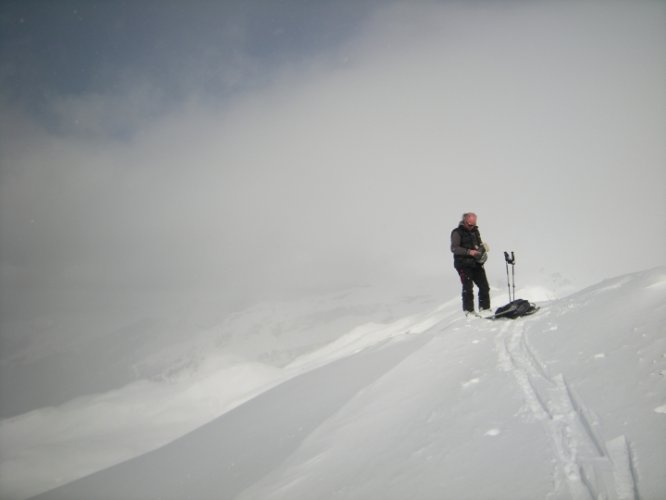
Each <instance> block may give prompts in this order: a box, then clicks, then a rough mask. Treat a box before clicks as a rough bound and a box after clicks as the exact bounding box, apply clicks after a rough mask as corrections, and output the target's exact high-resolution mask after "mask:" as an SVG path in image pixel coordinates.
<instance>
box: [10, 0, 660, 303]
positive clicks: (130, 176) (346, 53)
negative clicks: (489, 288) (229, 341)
mask: <svg viewBox="0 0 666 500" xmlns="http://www.w3.org/2000/svg"><path fill="white" fill-rule="evenodd" d="M665 12H666V8H665V7H664V6H663V5H661V4H658V3H651V2H646V3H632V4H628V3H585V4H567V5H562V4H559V3H554V2H553V3H548V2H545V3H535V4H526V3H519V2H515V3H514V2H506V3H501V4H490V3H475V4H461V3H423V4H418V5H403V4H397V5H392V6H383V7H381V8H379V7H377V8H376V9H375V10H374V11H373V12H372V15H370V16H368V19H367V20H366V21H364V23H363V24H362V25H361V26H360V27H359V29H357V30H356V31H355V34H354V35H353V36H349V37H347V38H346V39H345V40H342V41H337V42H336V43H335V44H331V46H330V47H322V48H320V49H319V50H317V51H316V52H315V53H310V54H308V55H307V56H302V57H298V58H293V59H290V58H289V57H287V56H286V55H283V56H282V57H280V58H278V60H279V64H274V65H273V66H272V67H271V71H270V74H269V75H268V76H267V75H263V76H262V78H261V82H254V84H248V85H246V86H244V87H243V86H240V87H239V88H238V89H236V91H235V92H234V93H233V95H232V96H229V95H225V96H224V98H221V97H220V95H217V94H215V93H214V92H208V91H206V90H205V88H206V86H205V85H203V84H202V82H201V81H198V82H196V83H192V85H191V88H190V90H189V91H188V92H185V93H183V96H184V97H182V98H179V99H172V98H171V96H165V95H164V94H163V93H162V92H163V89H162V88H161V87H160V86H158V85H156V83H155V81H154V80H151V79H150V78H148V77H146V78H144V77H142V76H141V75H133V76H132V77H131V78H130V79H129V80H128V81H127V83H126V84H125V85H122V86H121V87H120V90H118V91H117V92H115V93H114V92H112V91H109V90H108V89H105V90H104V92H98V91H93V90H91V91H88V92H81V93H79V94H77V95H68V96H58V97H54V98H53V99H52V100H51V102H50V105H51V110H52V111H53V113H54V115H55V116H56V117H57V120H56V122H57V126H56V127H53V126H50V127H47V126H45V124H44V123H41V122H40V121H39V120H38V119H36V118H35V116H34V115H30V114H28V113H26V112H25V110H23V109H21V108H20V107H19V106H16V105H14V104H12V103H11V102H9V101H7V100H4V102H3V108H4V109H3V111H4V112H3V113H2V116H3V118H2V119H1V121H2V123H1V127H2V129H1V131H2V152H1V153H0V155H1V157H0V161H1V164H2V171H1V176H2V177H1V178H0V179H1V183H0V214H1V215H0V233H1V239H0V241H1V243H0V266H1V267H0V269H1V275H0V276H1V280H2V303H3V315H4V313H10V312H11V313H12V314H26V315H31V314H33V315H34V314H35V312H36V311H37V309H39V308H45V307H47V306H48V304H50V303H51V301H54V300H55V301H57V300H58V299H57V298H56V297H58V296H61V297H62V296H64V294H66V293H68V292H72V291H76V293H77V294H79V295H77V297H81V295H80V294H83V296H85V297H88V298H91V297H94V296H100V297H107V296H108V295H107V294H116V295H119V296H123V295H126V294H127V293H129V292H134V291H141V292H142V293H144V292H145V293H152V292H154V293H165V292H167V291H180V292H185V291H191V292H197V293H199V292H201V293H209V292H214V293H218V294H220V295H222V296H225V297H234V296H237V297H241V296H242V297H244V298H251V297H264V296H267V295H280V294H285V293H287V292H290V291H291V292H293V291H295V290H296V291H298V290H300V291H303V290H316V289H323V288H335V287H341V286H349V285H355V284H362V283H370V282H376V281H381V280H399V279H403V278H404V277H405V276H412V277H414V276H418V277H429V278H431V279H441V280H442V289H443V290H457V285H456V283H455V276H454V274H453V272H452V271H451V269H450V268H451V257H450V255H449V250H448V245H449V242H448V239H449V233H450V230H451V229H452V228H453V227H454V226H455V225H456V224H457V222H458V220H459V216H460V214H461V213H462V212H463V211H469V210H474V211H476V212H477V213H478V214H479V224H480V227H481V231H482V234H483V235H484V237H485V238H486V239H487V240H488V241H489V242H490V244H491V247H492V249H493V253H494V255H495V256H494V257H493V259H494V261H491V263H490V264H489V266H488V268H489V273H491V279H493V280H494V281H496V282H501V281H502V280H503V277H504V264H503V261H502V259H501V250H504V249H507V250H511V249H513V250H515V251H516V252H517V253H518V255H520V261H519V265H520V266H521V267H520V272H522V273H523V274H522V275H521V277H524V278H523V279H524V280H525V281H530V280H531V281H534V280H538V279H542V277H543V275H544V273H551V272H559V273H562V274H563V275H565V276H569V277H571V278H574V279H576V280H578V282H579V283H580V284H589V283H591V282H592V281H594V280H598V279H601V278H603V277H607V276H611V275H615V274H619V273H622V272H628V271H633V270H637V269H643V268H648V267H650V266H654V265H658V264H663V251H662V248H663V247H664V244H665V243H666V241H665V240H666V237H665V231H664V229H663V220H664V216H665V215H666V213H665V202H664V196H663V186H664V185H666V183H665V182H664V181H666V174H665V173H664V172H665V169H664V163H665V162H664V160H665V159H666V158H665V156H666V152H665V151H664V148H663V137H664V135H665V132H666V112H665V109H666V107H665V104H666V96H665V94H664V92H663V82H664V77H665V76H666V66H665V63H664V61H666V57H664V55H665V52H666V46H665V43H664V25H665V24H664V22H663V21H664V17H665ZM227 49H228V48H227ZM238 57H239V58H240V59H241V60H242V54H241V55H239V56H238ZM183 68H187V65H186V64H185V63H183ZM228 70H229V67H228V66H227V65H224V64H221V65H220V67H218V68H208V69H207V71H208V72H209V73H210V72H214V71H217V72H218V74H220V75H222V74H224V75H228ZM183 78H184V79H185V80H187V75H184V76H183ZM446 293H448V292H446ZM447 297H448V295H447ZM105 300H106V299H105Z"/></svg>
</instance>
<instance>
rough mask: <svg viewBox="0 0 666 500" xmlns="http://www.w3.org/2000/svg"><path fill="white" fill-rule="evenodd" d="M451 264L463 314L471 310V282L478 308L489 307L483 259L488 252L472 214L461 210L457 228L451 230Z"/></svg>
mask: <svg viewBox="0 0 666 500" xmlns="http://www.w3.org/2000/svg"><path fill="white" fill-rule="evenodd" d="M451 252H453V266H454V267H455V268H456V271H458V275H459V276H460V281H461V283H462V306H463V311H465V313H467V314H474V284H476V286H477V287H478V288H479V310H481V311H488V310H490V287H489V286H488V279H487V278H486V271H485V269H483V263H484V262H485V261H486V259H487V257H488V254H487V253H486V246H485V245H484V243H483V241H482V240H481V234H480V233H479V228H478V227H477V225H476V214H475V213H472V212H468V213H465V214H463V216H462V220H461V221H460V224H459V225H458V227H457V228H455V229H454V230H453V231H451Z"/></svg>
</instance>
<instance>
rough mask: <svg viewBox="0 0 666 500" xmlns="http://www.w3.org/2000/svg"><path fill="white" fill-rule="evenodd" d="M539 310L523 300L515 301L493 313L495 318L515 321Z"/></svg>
mask: <svg viewBox="0 0 666 500" xmlns="http://www.w3.org/2000/svg"><path fill="white" fill-rule="evenodd" d="M538 309H539V308H538V307H537V306H535V305H534V304H532V303H531V302H530V301H528V300H525V299H516V300H512V301H511V302H509V303H508V304H507V305H505V306H502V307H498V308H497V310H496V311H495V315H494V317H495V318H509V319H516V318H519V317H521V316H529V315H530V314H534V313H535V312H537V310H538Z"/></svg>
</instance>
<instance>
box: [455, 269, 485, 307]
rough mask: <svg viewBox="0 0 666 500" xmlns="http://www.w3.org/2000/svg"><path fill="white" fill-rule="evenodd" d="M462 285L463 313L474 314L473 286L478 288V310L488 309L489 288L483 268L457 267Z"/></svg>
mask: <svg viewBox="0 0 666 500" xmlns="http://www.w3.org/2000/svg"><path fill="white" fill-rule="evenodd" d="M456 271H458V275H460V281H461V283H462V306H463V311H469V312H474V284H476V286H477V287H479V309H490V286H488V278H486V271H485V269H483V267H481V266H478V267H457V268H456Z"/></svg>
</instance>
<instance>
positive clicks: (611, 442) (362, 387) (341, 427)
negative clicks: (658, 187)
mask: <svg viewBox="0 0 666 500" xmlns="http://www.w3.org/2000/svg"><path fill="white" fill-rule="evenodd" d="M539 294H542V291H539V290H527V289H525V290H523V291H522V293H519V295H520V296H524V297H525V298H530V299H536V300H539V299H540V297H539V296H538V295H539ZM503 299H504V300H505V299H506V297H502V296H501V295H500V294H497V293H496V294H495V302H496V304H500V303H502V301H503ZM540 305H541V306H542V307H541V311H540V312H539V313H538V314H537V315H535V316H531V317H529V318H522V319H519V320H515V321H510V320H501V321H500V320H498V321H487V320H484V319H479V318H466V317H464V316H463V315H462V314H461V313H460V312H459V300H458V298H455V299H453V300H451V301H450V302H448V303H445V304H443V305H441V306H438V307H428V306H427V305H425V304H424V305H423V306H422V310H421V312H419V313H415V314H411V315H409V316H405V317H403V318H401V319H398V320H394V321H390V322H386V323H376V322H375V323H365V324H362V325H359V326H357V327H355V328H352V329H349V330H347V333H346V334H344V335H342V336H337V337H335V336H331V337H330V338H329V340H328V342H326V343H324V344H321V345H318V346H314V347H311V348H309V349H302V350H300V351H299V352H298V353H297V354H296V355H294V356H293V357H292V359H291V360H289V361H288V363H286V364H282V365H281V366H278V365H273V366H271V367H270V368H268V369H267V370H266V371H262V370H261V369H260V368H259V366H254V367H253V366H245V369H246V371H245V372H239V373H237V378H230V379H227V378H226V376H220V377H219V378H213V379H211V380H210V383H209V384H206V385H203V386H199V388H200V389H201V390H202V391H203V394H199V399H198V401H205V400H206V399H207V398H210V399H212V400H214V399H215V398H216V397H217V395H218V394H219V393H224V392H226V391H229V390H231V389H230V387H229V386H230V385H231V386H234V385H236V386H238V385H239V384H240V385H242V384H243V383H242V382H241V381H244V380H246V378H248V379H253V380H256V382H257V383H256V385H254V388H253V390H252V391H249V392H248V393H246V394H244V395H243V396H242V397H241V396H240V395H239V398H240V400H244V401H245V402H244V403H243V404H240V405H237V406H235V407H233V409H230V410H228V411H226V412H225V413H224V414H222V415H221V416H219V417H218V418H215V419H214V420H212V421H210V422H208V423H206V424H205V425H203V426H201V427H199V428H197V429H196V430H194V431H192V432H190V433H188V434H186V435H184V436H182V437H180V438H179V439H176V440H174V441H172V442H171V443H169V444H167V445H166V446H163V447H161V448H158V449H156V450H154V451H152V452H149V453H146V454H143V455H141V456H138V457H136V458H133V459H131V460H127V461H125V462H122V463H119V464H117V465H115V466H114V467H111V468H108V469H105V470H101V471H99V472H97V473H95V474H92V475H90V476H88V477H85V478H83V479H80V480H77V481H73V482H70V483H69V484H65V485H63V486H61V487H59V488H56V489H52V490H50V491H48V492H47V493H45V494H43V495H41V496H40V497H39V498H48V499H68V500H73V499H96V498H100V499H102V498H104V499H106V498H108V499H112V498H113V499H129V498H173V499H181V498H197V499H202V498H215V499H242V500H247V499H257V498H261V499H271V498H275V499H278V498H279V499H286V498H288V499H290V500H291V499H312V498H336V499H374V498H382V499H404V498H416V499H430V498H433V499H434V498H437V499H441V498H455V499H459V498H487V499H503V498H506V499H520V498H525V499H534V498H551V499H569V498H573V499H586V498H594V499H597V498H607V499H624V498H633V499H638V498H641V499H652V498H654V499H656V498H663V497H664V496H666V475H665V474H664V472H663V470H664V465H665V464H666V447H664V446H663V443H664V442H666V335H665V334H666V326H665V325H666V269H665V268H658V269H653V270H650V271H646V272H641V273H636V274H632V275H628V276H623V277H619V278H615V279H610V280H607V281H604V282H602V283H600V284H598V285H596V286H593V287H590V288H588V289H585V290H583V291H580V292H578V293H576V294H574V295H571V296H568V297H566V298H562V299H558V300H550V301H543V302H541V304H540ZM261 366H263V368H264V369H266V368H267V366H268V365H266V364H262V365H261ZM255 368H256V370H255ZM253 377H254V378H253ZM135 390H136V394H137V399H140V397H139V396H140V395H141V394H146V393H148V391H147V389H145V388H144V389H142V388H141V387H135ZM175 392H177V391H175ZM172 396H173V394H172ZM100 398H101V396H100ZM101 401H102V400H98V402H99V403H100V405H99V406H98V407H97V411H98V412H99V413H100V414H105V415H106V418H108V420H109V421H112V420H114V419H120V420H126V421H133V416H132V412H133V411H137V412H142V411H146V412H148V411H149V409H148V408H141V407H140V406H139V407H135V408H131V407H130V408H124V410H123V411H121V408H122V407H120V406H113V405H111V406H110V407H109V411H108V412H107V413H105V408H106V407H105V406H104V405H103V404H101ZM165 401H172V406H171V407H169V406H168V405H165V406H164V407H163V412H164V413H162V414H155V415H153V416H152V418H153V422H154V425H153V427H154V428H158V427H159V426H161V425H162V424H164V425H165V426H168V422H169V418H171V416H172V415H178V414H179V412H182V411H184V410H185V411H186V408H184V407H186V406H187V405H188V404H190V402H191V400H187V399H186V398H184V399H178V398H176V399H175V401H174V400H172V399H170V398H168V397H167V395H165ZM232 406H233V405H231V406H230V407H232ZM197 408H198V407H197ZM60 410H61V409H60V408H59V409H54V410H53V412H56V413H57V412H58V411H60ZM51 417H53V415H49V413H48V412H46V411H40V412H37V413H34V412H33V414H32V415H31V414H28V415H25V416H20V417H17V418H15V419H11V420H6V421H3V422H2V424H1V426H0V431H1V434H0V439H1V440H2V441H1V442H0V445H2V449H3V450H7V449H9V450H10V451H9V452H7V451H3V452H2V483H1V484H2V485H3V492H6V493H7V494H6V495H5V496H7V497H8V498H14V497H17V498H18V497H20V495H23V497H25V496H27V495H25V493H26V491H28V489H27V488H26V484H29V483H30V482H31V474H34V473H35V469H32V468H31V467H30V460H31V454H30V450H26V448H25V447H24V446H22V443H25V442H26V440H28V441H29V437H28V436H27V435H26V434H28V433H30V432H32V431H34V430H35V429H37V428H39V426H41V425H44V426H48V425H50V424H51V423H52V422H53V419H51ZM31 418H32V419H38V420H39V421H38V422H37V421H33V422H31V421H30V420H29V419H31ZM54 418H55V417H54ZM56 420H57V419H56ZM144 433H145V435H146V437H147V436H148V435H150V434H154V433H155V430H154V429H153V431H152V432H151V431H149V429H148V428H147V427H142V428H141V432H132V431H131V430H130V429H127V435H128V436H130V437H131V438H133V439H134V438H136V439H140V438H142V437H143V434H144ZM70 435H75V433H74V434H70ZM83 439H84V441H85V440H99V441H98V442H99V443H100V445H99V448H98V450H97V452H98V453H99V455H104V454H105V453H106V451H105V447H106V446H109V442H108V440H105V437H104V435H103V433H98V434H96V435H85V437H84V438H83ZM8 444H9V445H10V446H9V447H6V446H7V445H8ZM34 444H35V446H36V445H37V443H34ZM88 444H89V442H88ZM84 445H85V443H82V442H77V441H76V440H72V441H71V442H68V443H64V442H63V443H60V444H59V446H60V448H55V450H56V451H55V453H54V454H53V456H52V457H51V459H52V462H51V463H52V464H53V463H54V462H55V463H57V461H58V458H59V457H58V450H63V449H66V448H67V447H69V448H71V450H73V451H74V453H73V454H72V455H71V456H76V450H77V448H85V446H84ZM87 449H88V450H89V448H87ZM40 453H42V454H44V453H46V449H45V448H44V447H42V448H39V447H38V446H36V447H35V448H34V449H33V456H32V458H36V459H40V458H43V456H42V457H40V456H36V457H35V455H39V454H40ZM85 457H86V459H90V458H91V454H90V452H89V451H88V452H87V454H86V455H85ZM81 460H84V457H83V456H82V458H81ZM76 466H77V464H76V463H75V461H73V460H69V461H66V464H65V466H64V467H62V468H61V469H60V471H57V469H56V472H55V473H54V475H53V477H51V478H48V477H46V473H45V471H44V470H39V468H37V469H38V472H39V473H41V474H42V476H40V477H39V480H40V481H41V487H42V488H41V491H44V490H46V489H47V488H46V487H45V486H46V485H47V483H48V481H49V480H50V481H52V482H51V484H52V485H55V484H56V481H57V479H58V478H57V476H58V475H60V477H61V478H62V479H63V482H66V481H67V480H71V479H73V478H74V477H75V475H74V473H73V471H74V470H76ZM33 479H34V478H33ZM9 486H11V487H13V488H14V489H13V490H10V489H9ZM34 493H36V491H34V490H33V492H32V494H34ZM14 494H15V496H12V495H14ZM3 498H4V497H3Z"/></svg>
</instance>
